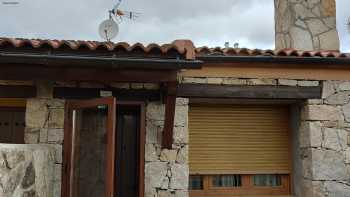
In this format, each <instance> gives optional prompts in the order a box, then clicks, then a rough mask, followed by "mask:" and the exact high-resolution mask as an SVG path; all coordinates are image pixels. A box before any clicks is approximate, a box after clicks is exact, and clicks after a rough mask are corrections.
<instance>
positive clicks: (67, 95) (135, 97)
mask: <svg viewBox="0 0 350 197" xmlns="http://www.w3.org/2000/svg"><path fill="white" fill-rule="evenodd" d="M101 91H111V92H112V95H113V96H114V97H116V98H118V100H132V101H141V100H148V101H159V100H160V99H161V92H160V90H128V89H118V88H69V87H55V88H54V93H53V94H54V98H62V99H90V98H99V97H101Z"/></svg>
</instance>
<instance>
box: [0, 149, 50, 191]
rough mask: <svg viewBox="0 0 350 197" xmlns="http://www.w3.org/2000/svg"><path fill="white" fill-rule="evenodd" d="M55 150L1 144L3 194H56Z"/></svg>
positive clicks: (0, 160)
mask: <svg viewBox="0 0 350 197" xmlns="http://www.w3.org/2000/svg"><path fill="white" fill-rule="evenodd" d="M54 163H55V150H54V149H53V148H52V147H51V146H47V145H10V144H0V196H2V197H13V196H18V197H19V196H21V197H53V196H54V195H53V192H52V191H53V190H54V189H55V188H54V184H53V183H54V179H55V176H54V175H55V167H54Z"/></svg>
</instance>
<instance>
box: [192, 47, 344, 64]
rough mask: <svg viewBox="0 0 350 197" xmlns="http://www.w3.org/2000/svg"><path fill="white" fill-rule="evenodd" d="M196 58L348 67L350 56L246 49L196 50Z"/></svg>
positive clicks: (316, 52) (205, 48) (291, 50)
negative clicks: (341, 65)
mask: <svg viewBox="0 0 350 197" xmlns="http://www.w3.org/2000/svg"><path fill="white" fill-rule="evenodd" d="M195 50H196V58H197V59H198V60H202V61H204V62H208V63H210V62H216V63H230V62H260V63H286V64H295V63H297V64H344V65H350V54H349V53H340V52H339V51H299V50H295V49H282V50H260V49H254V50H251V49H246V48H219V47H217V48H208V47H201V48H196V49H195Z"/></svg>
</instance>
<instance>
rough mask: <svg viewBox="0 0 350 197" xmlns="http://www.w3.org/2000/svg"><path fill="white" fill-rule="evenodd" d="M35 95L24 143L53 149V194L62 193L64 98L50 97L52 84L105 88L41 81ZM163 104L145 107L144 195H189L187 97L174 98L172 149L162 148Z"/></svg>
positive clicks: (116, 85)
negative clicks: (175, 102)
mask: <svg viewBox="0 0 350 197" xmlns="http://www.w3.org/2000/svg"><path fill="white" fill-rule="evenodd" d="M37 85H38V86H39V88H38V90H40V91H39V92H40V93H39V92H38V97H37V98H32V99H28V101H27V111H26V131H25V142H26V143H27V144H47V145H48V146H50V147H52V148H53V150H55V157H54V158H55V160H54V164H55V165H54V175H53V177H55V178H54V179H53V182H52V184H53V190H52V191H53V192H52V193H53V196H54V197H59V196H60V195H61V168H62V151H63V150H62V143H63V133H64V131H63V128H64V104H65V101H64V100H60V99H54V98H52V87H53V86H59V87H77V86H79V87H85V88H104V86H103V85H101V84H92V83H80V84H77V83H75V82H56V83H55V84H52V83H47V82H40V83H38V84H37ZM110 86H111V87H114V88H122V89H150V90H156V89H159V85H157V84H149V83H113V84H110ZM164 113H165V105H164V104H162V103H161V102H151V103H148V104H147V108H146V121H147V122H146V124H147V126H146V144H145V162H146V163H145V196H146V197H168V196H171V197H187V196H188V176H189V169H188V129H187V122H188V120H187V116H188V100H187V99H177V107H176V116H175V127H174V144H173V148H172V149H171V150H168V149H161V140H162V139H161V138H162V130H163V125H164Z"/></svg>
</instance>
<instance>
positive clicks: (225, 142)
mask: <svg viewBox="0 0 350 197" xmlns="http://www.w3.org/2000/svg"><path fill="white" fill-rule="evenodd" d="M189 133H190V147H189V164H190V173H191V174H207V175H209V174H259V173H267V174H275V173H281V174H285V173H290V166H289V150H288V149H289V140H288V139H289V137H288V109H287V108H286V107H284V106H266V105H260V106H252V105H208V104H206V105H204V104H200V105H199V104H196V105H191V106H190V112H189Z"/></svg>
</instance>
